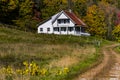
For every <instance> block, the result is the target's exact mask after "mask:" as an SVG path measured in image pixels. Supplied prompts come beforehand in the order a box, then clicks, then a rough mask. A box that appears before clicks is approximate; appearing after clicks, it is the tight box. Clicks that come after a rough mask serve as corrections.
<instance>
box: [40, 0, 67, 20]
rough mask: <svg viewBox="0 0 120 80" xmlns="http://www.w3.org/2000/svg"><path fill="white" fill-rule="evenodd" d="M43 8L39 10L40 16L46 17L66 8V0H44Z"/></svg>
mask: <svg viewBox="0 0 120 80" xmlns="http://www.w3.org/2000/svg"><path fill="white" fill-rule="evenodd" d="M43 4H44V8H43V9H42V10H41V12H42V18H43V19H47V18H49V17H50V16H52V15H54V14H55V13H57V12H58V11H60V10H64V9H66V8H67V0H51V1H48V0H44V1H43Z"/></svg>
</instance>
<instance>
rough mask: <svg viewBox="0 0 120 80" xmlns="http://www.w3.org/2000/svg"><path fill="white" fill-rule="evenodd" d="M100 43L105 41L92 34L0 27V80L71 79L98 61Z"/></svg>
mask: <svg viewBox="0 0 120 80" xmlns="http://www.w3.org/2000/svg"><path fill="white" fill-rule="evenodd" d="M99 42H100V45H99V44H98V43H99ZM103 42H104V44H106V43H108V42H107V41H104V40H102V39H99V38H95V37H80V36H71V35H63V36H59V35H53V34H52V35H48V34H33V33H30V32H23V31H19V30H15V29H9V28H4V27H3V28H2V27H1V28H0V44H1V45H0V64H1V66H0V67H1V69H0V70H1V71H0V72H1V73H0V75H2V77H1V78H0V79H1V80H20V79H22V80H39V79H41V80H68V79H69V80H70V79H73V78H74V77H75V76H77V75H78V74H81V73H83V72H85V71H86V70H88V69H90V68H92V67H94V66H96V65H97V64H99V63H100V62H101V61H102V59H103V54H101V53H100V49H101V45H103V44H102V43H103ZM33 65H34V67H36V68H34V69H36V70H33Z"/></svg>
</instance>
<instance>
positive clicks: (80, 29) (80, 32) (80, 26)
mask: <svg viewBox="0 0 120 80" xmlns="http://www.w3.org/2000/svg"><path fill="white" fill-rule="evenodd" d="M80 35H81V26H80Z"/></svg>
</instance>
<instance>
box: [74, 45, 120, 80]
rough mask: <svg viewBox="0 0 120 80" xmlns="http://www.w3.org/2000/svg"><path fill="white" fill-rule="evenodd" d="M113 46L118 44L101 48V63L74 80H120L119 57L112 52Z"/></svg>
mask: <svg viewBox="0 0 120 80" xmlns="http://www.w3.org/2000/svg"><path fill="white" fill-rule="evenodd" d="M115 46H118V44H115V45H110V46H105V47H103V49H102V52H103V54H104V59H103V61H102V63H101V64H99V65H98V66H96V67H94V68H92V69H90V70H88V71H87V72H85V73H83V74H81V75H79V76H78V77H77V78H75V79H74V80H120V55H119V54H117V53H116V52H114V51H113V48H114V47H115Z"/></svg>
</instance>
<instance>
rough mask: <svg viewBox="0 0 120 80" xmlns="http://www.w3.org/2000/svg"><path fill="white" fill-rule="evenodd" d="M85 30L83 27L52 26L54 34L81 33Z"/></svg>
mask: <svg viewBox="0 0 120 80" xmlns="http://www.w3.org/2000/svg"><path fill="white" fill-rule="evenodd" d="M84 32H85V28H84V27H54V28H53V33H54V34H63V35H67V34H69V35H81V33H84Z"/></svg>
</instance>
